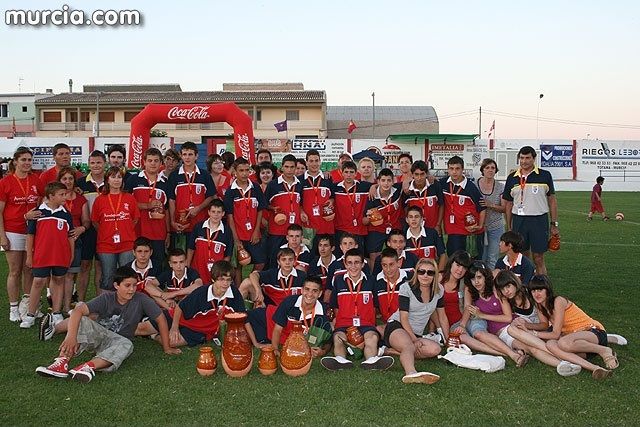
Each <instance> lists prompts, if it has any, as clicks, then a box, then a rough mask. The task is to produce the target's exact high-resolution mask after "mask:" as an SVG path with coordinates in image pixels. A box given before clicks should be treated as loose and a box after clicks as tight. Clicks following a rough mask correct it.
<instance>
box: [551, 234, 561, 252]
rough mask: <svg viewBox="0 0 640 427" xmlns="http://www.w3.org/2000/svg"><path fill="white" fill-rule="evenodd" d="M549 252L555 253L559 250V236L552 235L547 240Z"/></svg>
mask: <svg viewBox="0 0 640 427" xmlns="http://www.w3.org/2000/svg"><path fill="white" fill-rule="evenodd" d="M549 250H550V251H551V252H555V251H557V250H560V237H559V236H556V235H552V236H551V237H550V238H549Z"/></svg>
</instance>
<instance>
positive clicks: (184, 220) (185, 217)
mask: <svg viewBox="0 0 640 427" xmlns="http://www.w3.org/2000/svg"><path fill="white" fill-rule="evenodd" d="M177 222H178V224H182V225H189V222H190V220H189V209H180V210H179V211H178V221H177Z"/></svg>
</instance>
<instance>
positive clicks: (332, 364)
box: [320, 356, 353, 371]
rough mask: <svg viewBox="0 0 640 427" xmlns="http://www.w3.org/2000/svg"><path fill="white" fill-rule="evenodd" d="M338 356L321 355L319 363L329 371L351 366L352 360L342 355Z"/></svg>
mask: <svg viewBox="0 0 640 427" xmlns="http://www.w3.org/2000/svg"><path fill="white" fill-rule="evenodd" d="M338 357H340V356H338ZM338 357H330V356H326V357H323V358H322V359H320V364H321V365H322V366H323V367H324V368H325V369H328V370H329V371H340V370H342V369H351V368H353V362H351V361H350V360H347V359H345V358H344V357H340V358H338Z"/></svg>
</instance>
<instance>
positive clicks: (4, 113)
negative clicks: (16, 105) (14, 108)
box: [0, 104, 9, 117]
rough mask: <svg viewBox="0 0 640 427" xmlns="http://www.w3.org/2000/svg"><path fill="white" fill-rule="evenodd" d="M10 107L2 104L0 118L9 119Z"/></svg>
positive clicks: (0, 105)
mask: <svg viewBox="0 0 640 427" xmlns="http://www.w3.org/2000/svg"><path fill="white" fill-rule="evenodd" d="M8 113H9V111H8V105H7V104H0V117H9V114H8Z"/></svg>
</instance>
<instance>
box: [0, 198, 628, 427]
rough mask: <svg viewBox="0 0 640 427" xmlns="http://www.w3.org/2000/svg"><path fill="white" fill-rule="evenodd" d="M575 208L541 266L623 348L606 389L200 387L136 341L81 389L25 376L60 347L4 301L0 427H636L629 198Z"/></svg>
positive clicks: (270, 382) (180, 366)
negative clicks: (27, 326)
mask: <svg viewBox="0 0 640 427" xmlns="http://www.w3.org/2000/svg"><path fill="white" fill-rule="evenodd" d="M588 197H589V195H588V194H587V193H584V192H581V193H566V192H565V193H560V194H559V195H558V198H559V208H560V215H559V221H560V231H561V236H562V248H561V250H560V251H559V252H557V253H554V254H550V255H548V258H547V259H548V268H549V272H550V275H551V277H552V280H553V282H554V284H555V287H556V290H557V291H558V293H560V294H561V295H566V296H568V297H569V298H570V299H572V300H573V301H575V302H577V303H578V304H579V305H580V307H582V308H583V309H584V310H585V311H586V312H587V313H588V314H590V315H591V316H592V317H594V318H595V319H598V320H599V321H601V322H602V323H603V324H604V325H605V327H606V328H607V330H608V331H609V332H616V333H619V334H622V335H623V336H625V337H626V338H627V339H628V340H629V342H630V344H629V345H628V346H626V347H616V348H615V350H616V351H617V352H618V358H619V360H620V367H619V368H618V369H616V371H615V374H614V376H613V377H612V378H611V379H608V380H605V381H601V382H596V381H594V380H592V379H591V376H590V375H589V373H587V372H582V373H581V374H580V375H578V376H575V377H569V378H562V377H560V376H559V375H557V374H556V372H555V370H553V369H551V368H549V367H546V366H544V365H542V364H541V363H539V362H537V361H535V360H532V361H531V362H530V363H529V364H528V365H527V366H526V367H525V368H523V369H517V368H516V367H515V366H514V364H513V363H512V362H511V361H509V362H508V363H507V367H506V369H505V370H503V371H501V372H497V373H493V374H485V373H482V372H479V371H471V370H467V369H462V368H457V367H455V366H453V365H449V364H447V363H446V362H444V361H441V360H427V361H421V362H418V364H417V368H418V370H427V371H431V372H434V373H437V374H439V375H440V376H441V377H442V379H441V380H440V381H439V382H438V383H436V384H434V385H431V386H427V385H421V384H414V385H405V384H402V382H401V381H400V379H401V377H402V375H403V374H402V372H403V371H402V369H401V367H400V364H399V363H398V361H396V364H395V365H394V367H393V368H392V369H390V370H389V371H387V372H366V371H362V370H360V369H358V368H356V369H354V370H353V371H349V372H335V373H332V372H328V371H325V370H324V369H323V368H322V367H321V366H320V365H319V364H318V362H317V361H314V365H313V367H312V370H311V372H310V373H309V374H308V375H306V376H304V377H300V378H289V377H287V376H285V375H284V374H283V373H282V372H280V371H279V372H278V373H276V374H275V375H273V376H271V377H263V376H262V375H260V373H259V372H258V370H257V369H256V368H254V369H253V370H252V371H251V373H250V374H249V375H248V376H247V377H245V378H240V379H233V378H229V377H227V375H226V374H225V373H224V371H223V370H222V368H221V366H219V368H218V369H219V370H218V372H217V373H216V374H215V375H214V376H212V377H206V378H204V377H200V376H199V375H198V374H197V373H196V370H195V362H196V359H197V356H198V349H197V348H192V349H185V350H184V352H183V354H182V355H180V356H174V357H171V356H166V355H164V353H162V350H161V348H160V347H159V346H158V345H157V344H154V343H152V342H151V341H150V340H145V339H136V340H135V342H134V344H135V351H134V353H133V355H132V356H131V357H130V358H129V359H128V360H127V361H126V362H125V363H124V365H123V366H122V367H121V369H120V370H118V371H117V372H116V373H112V374H103V373H99V374H98V375H97V376H96V378H95V379H94V380H93V381H92V382H91V383H89V384H86V385H83V384H79V383H75V382H72V381H71V380H52V379H45V378H41V377H39V376H37V375H36V374H35V372H34V370H35V368H36V367H37V366H39V365H42V364H45V365H46V364H48V363H50V361H51V360H52V359H53V357H54V356H56V355H57V348H58V345H59V344H60V342H61V341H62V336H56V337H54V339H53V340H52V341H48V342H45V343H41V342H39V341H38V340H37V332H36V329H35V328H33V329H31V330H20V329H19V328H18V326H17V325H15V324H10V323H9V321H8V310H7V307H8V303H7V296H6V292H5V291H3V292H1V294H2V296H0V306H2V307H4V308H3V311H2V317H1V318H0V330H1V332H0V334H1V340H0V349H1V351H0V366H2V369H1V371H0V381H1V384H2V387H3V388H4V390H5V391H4V392H2V394H1V397H0V402H1V404H0V406H1V408H2V411H1V412H0V425H34V426H41V425H69V424H87V425H92V426H94V425H165V424H172V425H173V424H175V425H178V424H180V425H194V424H196V425H204V424H210V425H242V424H247V425H261V424H269V425H291V424H299V425H339V426H342V425H344V426H353V425H432V424H439V425H516V424H517V425H637V424H638V423H639V422H640V421H639V420H640V405H638V402H637V395H638V389H639V387H640V367H639V365H637V364H636V363H637V361H638V358H639V356H640V351H639V350H638V342H640V334H638V329H637V318H638V314H639V313H640V311H639V310H638V308H637V303H638V301H640V287H639V286H638V285H639V284H640V280H639V279H638V265H639V263H638V260H639V259H640V193H606V194H605V197H604V203H605V207H606V208H607V209H609V213H610V214H611V213H615V212H616V211H622V212H624V213H625V215H626V219H625V221H610V222H608V223H603V222H602V221H601V220H600V219H599V218H597V219H594V220H593V221H592V222H591V223H588V222H587V221H586V220H585V217H586V210H587V209H588V207H589V200H588ZM1 258H2V261H1V263H0V272H1V276H2V277H3V278H4V277H6V271H7V270H6V262H5V260H4V257H1ZM81 357H82V356H81ZM84 357H86V355H84ZM218 357H219V352H218ZM78 360H84V358H83V359H78ZM256 363H257V360H256ZM596 363H601V361H600V360H599V359H597V360H596Z"/></svg>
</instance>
